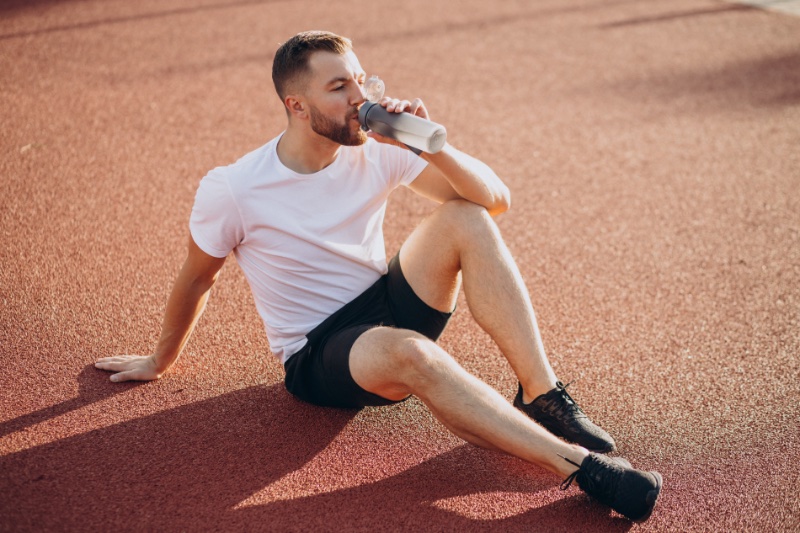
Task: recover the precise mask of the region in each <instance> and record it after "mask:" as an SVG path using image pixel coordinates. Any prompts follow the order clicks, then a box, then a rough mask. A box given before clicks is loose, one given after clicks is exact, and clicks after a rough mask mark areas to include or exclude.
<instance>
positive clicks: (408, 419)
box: [0, 0, 800, 532]
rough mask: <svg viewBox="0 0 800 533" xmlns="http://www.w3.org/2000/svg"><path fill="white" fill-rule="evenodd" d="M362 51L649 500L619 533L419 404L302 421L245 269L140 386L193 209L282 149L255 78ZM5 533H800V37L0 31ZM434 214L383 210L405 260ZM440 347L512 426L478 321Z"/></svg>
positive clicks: (241, 23)
mask: <svg viewBox="0 0 800 533" xmlns="http://www.w3.org/2000/svg"><path fill="white" fill-rule="evenodd" d="M305 29H329V30H332V31H336V32H338V33H342V34H345V35H349V36H351V37H352V38H353V40H354V41H355V45H356V50H357V53H358V54H359V57H360V59H361V62H362V64H363V65H364V66H365V68H366V69H367V71H368V72H369V73H377V74H379V75H381V77H382V78H384V79H385V80H386V82H387V85H388V91H389V93H391V94H393V95H398V96H410V97H414V96H420V97H422V98H423V99H424V100H425V101H426V103H427V105H428V108H429V109H430V111H431V114H432V116H433V118H434V119H436V120H437V121H439V122H442V123H444V124H445V125H446V126H447V127H448V131H449V132H450V138H451V141H452V142H453V144H455V145H456V146H459V147H461V148H462V149H465V150H466V151H469V152H471V153H474V154H475V155H477V156H478V157H480V158H482V159H483V160H485V161H486V162H488V163H489V164H490V165H492V166H493V168H495V170H496V171H497V172H498V173H499V174H500V175H501V176H503V177H504V179H505V180H506V181H507V183H508V184H509V186H510V188H511V190H512V194H513V203H514V205H513V207H512V209H511V211H510V212H508V213H507V214H505V215H503V216H501V217H500V218H499V221H498V223H499V224H500V226H501V229H502V231H503V233H504V235H505V237H506V240H507V242H508V244H509V246H510V248H511V249H512V251H513V252H514V254H515V256H516V257H517V259H518V261H519V264H520V268H521V270H522V272H523V275H524V276H525V278H526V280H527V283H528V285H529V288H530V290H531V293H532V295H533V299H534V304H535V307H536V309H537V312H538V315H539V320H540V325H541V327H542V330H543V334H544V338H545V344H546V346H547V349H548V352H549V355H550V357H551V359H552V362H553V365H554V367H555V369H556V371H557V373H558V375H559V376H560V377H561V378H562V379H564V380H565V381H567V380H572V379H574V378H577V377H580V378H581V380H580V381H579V382H578V383H577V384H576V385H574V386H573V388H572V390H574V394H575V396H576V397H577V398H578V400H579V401H580V402H581V404H582V405H583V406H584V408H585V409H586V410H587V411H588V412H589V413H590V414H591V415H592V417H593V418H594V419H596V420H597V421H599V422H600V423H601V424H602V425H603V426H604V427H606V428H607V429H608V430H609V431H610V432H611V433H612V434H613V435H614V436H615V437H616V440H617V443H618V444H619V446H620V452H621V453H622V454H623V455H625V456H626V457H628V458H629V459H630V460H631V461H632V462H633V463H634V464H635V465H638V466H640V467H643V468H648V469H656V470H658V471H660V472H661V473H662V474H663V475H664V480H665V485H664V490H663V492H662V495H661V498H660V500H659V505H658V507H657V509H656V512H655V513H654V514H653V516H652V518H651V519H650V521H649V522H647V523H645V524H642V525H632V524H630V523H629V522H627V521H626V520H624V519H622V518H621V517H619V516H618V515H616V514H614V513H612V512H610V511H608V510H607V509H606V508H604V507H602V506H601V505H599V504H596V503H593V502H592V501H590V500H589V499H588V498H587V497H586V496H584V495H583V494H582V493H581V492H580V491H579V490H577V489H576V488H572V489H571V490H569V491H568V492H561V491H560V490H559V489H558V484H559V482H560V481H561V480H560V479H558V478H556V477H554V476H552V475H550V474H548V473H546V472H544V471H542V470H540V469H538V468H536V467H534V466H531V465H527V464H525V463H523V462H521V461H519V460H516V459H513V458H510V457H506V456H502V455H499V454H496V453H493V452H488V451H484V450H481V449H478V448H475V447H473V446H470V445H466V444H464V443H463V442H461V441H459V440H458V439H456V438H455V437H452V436H450V435H449V434H448V433H447V432H446V431H445V430H444V429H443V428H442V427H441V426H440V425H439V424H438V423H437V422H436V421H435V420H434V419H433V418H432V416H431V415H430V414H429V413H428V412H427V411H426V410H425V408H424V407H423V406H422V405H421V404H420V403H419V402H417V401H416V400H411V401H409V402H406V403H405V404H403V405H400V406H395V407H391V408H383V409H364V410H361V411H335V410H325V409H318V408H315V407H311V406H308V405H304V404H302V403H300V402H298V401H296V400H294V399H293V398H292V397H291V396H290V395H289V394H288V393H287V392H286V391H285V389H284V388H283V385H282V379H283V373H282V370H281V368H280V366H279V365H278V364H277V362H276V361H275V360H273V359H272V358H271V356H270V355H269V353H268V350H269V348H268V345H267V343H266V339H265V335H264V332H263V327H262V325H261V324H260V323H259V319H258V316H257V314H256V312H255V309H254V306H253V302H252V298H251V296H250V295H249V291H248V288H247V286H246V283H245V281H244V279H243V277H242V275H241V274H240V273H239V271H238V269H237V267H236V265H235V262H234V261H229V262H228V264H227V265H226V267H225V269H224V271H223V276H222V279H221V281H220V282H219V283H218V285H217V287H215V290H214V294H213V296H212V298H211V302H210V304H209V307H208V309H207V312H206V314H205V316H204V318H203V319H202V320H201V323H200V325H199V327H198V329H197V331H196V333H195V335H194V337H193V339H192V341H191V342H190V345H189V346H188V348H187V351H186V353H185V354H184V356H183V357H182V359H181V361H180V362H179V364H178V365H177V366H176V367H175V368H174V371H173V372H172V373H170V374H169V376H168V377H166V378H165V379H162V380H161V381H159V382H156V383H150V384H141V385H131V384H124V385H114V384H112V383H110V382H109V381H108V375H107V374H106V373H104V372H100V371H97V370H95V369H94V368H93V367H92V366H91V365H92V363H93V361H94V360H95V359H96V358H98V357H101V356H105V355H112V354H118V353H146V352H148V351H149V350H150V349H151V348H152V347H153V345H154V343H155V341H156V339H157V336H158V332H159V325H160V320H161V316H162V313H163V308H164V304H165V301H166V296H167V294H168V291H169V289H170V286H171V282H172V279H173V277H174V276H175V274H176V272H177V269H178V268H179V266H180V263H181V262H182V259H183V253H184V252H183V249H184V248H183V247H184V243H185V239H186V234H187V230H186V227H187V220H188V215H189V210H190V207H191V204H192V200H193V195H194V190H195V188H196V186H197V183H198V182H199V180H200V178H201V177H202V176H203V175H204V174H205V173H206V172H207V171H208V170H209V169H210V168H213V167H214V166H217V165H223V164H227V163H230V162H232V161H234V160H235V159H236V158H238V157H239V156H240V155H242V154H244V153H246V152H248V151H250V150H251V149H253V148H255V147H257V146H259V145H261V144H263V143H264V142H266V141H267V140H269V139H270V138H272V137H273V136H274V135H276V134H277V133H278V132H279V131H280V130H281V129H282V127H283V124H284V115H283V111H282V110H281V107H280V103H279V101H278V99H277V98H276V97H275V96H274V94H273V89H272V86H271V81H270V63H271V59H272V54H273V52H274V50H275V49H276V47H277V45H278V43H280V42H282V41H283V40H285V39H286V38H287V37H288V36H290V35H292V34H294V33H295V32H297V31H300V30H305ZM0 98H1V101H2V103H3V105H2V108H3V112H2V130H1V131H2V134H1V136H0V150H2V158H0V170H1V172H0V180H2V182H1V183H2V191H3V194H2V195H0V217H1V218H0V228H2V230H1V231H2V232H1V233H0V243H2V246H0V301H1V302H2V305H0V530H2V531H41V530H50V531H60V530H69V531H112V530H135V531H145V530H151V531H156V530H158V531H161V530H163V531H202V530H224V531H238V530H264V531H292V530H296V531H309V530H318V531H342V530H347V531H352V530H387V531H397V530H407V531H483V530H492V531H617V530H628V529H637V530H642V531H681V532H684V531H770V532H772V531H796V530H798V529H800V499H799V498H798V493H800V486H799V485H800V483H798V480H800V474H798V471H799V470H798V468H797V464H798V459H800V420H799V418H798V410H797V408H796V404H797V401H798V400H800V385H799V381H798V375H800V364H798V353H800V349H799V348H800V327H799V326H800V322H799V321H798V315H800V149H798V147H800V18H794V17H791V16H788V15H782V14H777V13H771V12H765V11H760V10H755V9H751V8H745V7H741V6H739V5H736V4H729V3H724V2H718V1H711V0H698V1H689V0H674V1H666V0H663V1H661V0H652V1H632V0H629V1H626V0H618V1H611V0H609V1H600V0H542V1H538V2H523V1H508V2H496V3H489V2H479V1H454V2H431V1H426V2H422V1H418V0H409V1H406V2H404V3H401V4H390V3H383V2H356V1H343V2H335V3H334V2H328V3H319V2H313V1H310V0H307V1H291V0H283V1H281V0H239V1H236V0H228V1H225V0H162V1H156V0H142V1H137V2H124V1H122V0H115V1H99V0H64V1H60V2H56V1H47V0H27V1H21V0H12V1H8V0H7V1H5V2H3V3H2V5H0ZM430 209H431V205H430V204H428V203H426V202H425V201H423V200H419V199H416V198H414V197H412V195H410V194H407V193H398V194H397V195H396V196H395V197H394V198H393V200H392V201H391V203H390V210H389V215H388V217H387V224H386V233H387V242H388V247H389V252H390V253H393V252H394V251H395V250H396V249H397V247H398V246H399V244H400V243H401V242H402V240H403V238H404V236H405V235H407V234H408V233H409V231H410V230H411V229H412V228H413V227H414V225H415V224H416V222H417V221H418V220H419V219H420V217H422V216H424V214H425V213H426V212H428V211H430ZM442 344H443V345H444V346H445V347H446V348H447V349H448V350H450V351H451V352H452V353H453V354H454V356H455V357H456V358H457V359H458V360H459V361H460V362H461V363H462V364H463V365H464V366H465V367H466V368H467V369H469V370H470V371H472V372H474V373H476V374H477V375H479V376H481V377H482V378H483V379H485V380H486V381H487V382H488V383H490V384H491V385H493V386H495V387H496V388H498V389H499V390H500V391H501V392H502V393H503V394H505V395H506V396H507V397H508V398H509V399H511V397H512V395H513V394H514V391H515V387H516V382H515V380H514V378H513V376H512V374H511V372H510V369H509V368H508V365H507V364H506V363H505V362H504V361H503V359H502V356H501V354H500V353H499V352H498V350H497V348H496V347H495V346H494V345H493V344H492V343H491V341H490V340H489V339H488V338H487V336H486V335H485V334H483V333H482V332H481V331H480V330H479V328H478V327H477V326H476V325H475V324H474V323H473V322H472V320H471V318H470V316H469V311H468V308H467V306H466V303H465V302H464V301H463V300H462V302H461V303H460V310H459V312H458V313H457V315H456V317H455V319H454V323H453V324H452V325H451V327H450V328H449V330H448V331H447V332H446V334H445V336H444V338H443V339H442Z"/></svg>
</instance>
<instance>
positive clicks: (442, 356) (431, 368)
mask: <svg viewBox="0 0 800 533" xmlns="http://www.w3.org/2000/svg"><path fill="white" fill-rule="evenodd" d="M393 353H394V357H395V358H396V360H397V363H398V365H397V366H398V368H400V369H401V374H402V376H403V381H404V382H405V383H407V384H409V385H415V384H419V383H421V382H424V381H427V380H429V379H431V378H432V377H433V376H435V375H438V374H440V373H441V372H443V371H446V370H447V368H448V367H449V366H450V365H452V364H454V360H453V358H452V357H451V356H450V355H449V354H448V353H447V352H445V351H444V350H443V349H442V348H440V347H439V346H438V345H437V344H436V343H435V342H433V341H432V340H430V339H428V338H427V337H425V336H423V335H420V334H417V333H415V332H409V335H407V336H406V337H404V338H402V339H400V340H399V341H398V342H397V343H396V344H395V346H394V349H393Z"/></svg>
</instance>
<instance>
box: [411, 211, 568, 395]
mask: <svg viewBox="0 0 800 533" xmlns="http://www.w3.org/2000/svg"><path fill="white" fill-rule="evenodd" d="M400 264H401V266H402V268H403V273H404V275H405V277H406V279H407V280H408V282H409V284H410V285H411V287H412V288H413V289H414V292H415V293H416V294H417V295H418V296H419V297H420V298H421V299H422V300H423V301H424V302H425V303H427V304H428V305H430V306H431V307H433V308H435V309H439V310H441V311H450V310H452V309H453V307H454V306H455V301H456V297H457V295H458V289H459V280H460V279H461V277H462V276H463V281H464V292H465V294H466V297H467V303H468V304H469V308H470V310H471V311H472V314H473V316H474V317H475V320H476V321H477V322H478V324H479V325H480V326H481V327H482V328H483V329H484V330H485V331H486V332H487V333H488V334H489V335H490V336H491V337H492V339H493V340H494V341H495V342H496V343H497V345H498V346H499V347H500V350H501V351H502V352H503V354H504V355H505V357H506V358H507V359H508V361H509V363H510V364H511V367H512V368H513V369H514V372H515V373H516V374H517V377H518V379H519V381H520V383H521V384H522V388H523V400H524V401H525V402H526V403H527V402H530V401H531V400H533V399H534V398H535V397H536V396H538V395H540V394H543V393H545V392H547V391H548V390H550V389H552V388H553V387H555V384H556V376H555V373H554V372H553V369H552V367H551V366H550V363H549V361H548V360H547V355H546V354H545V350H544V345H543V343H542V338H541V335H540V333H539V327H538V325H537V323H536V315H535V313H534V310H533V306H532V305H531V301H530V296H529V294H528V290H527V288H526V287H525V283H524V282H523V280H522V276H521V275H520V273H519V269H518V268H517V265H516V263H515V262H514V259H513V258H512V257H511V254H510V252H509V251H508V248H507V247H506V245H505V243H504V242H503V239H502V237H501V235H500V231H499V230H498V228H497V226H496V225H495V223H494V221H493V220H492V218H491V217H490V216H489V214H488V213H487V212H486V210H485V209H483V208H482V207H480V206H477V205H475V204H472V203H470V202H466V201H455V202H448V203H446V204H443V205H442V206H440V207H439V208H438V209H437V210H436V211H435V212H434V213H433V214H432V215H431V216H430V217H428V218H427V219H425V220H424V221H423V222H422V223H421V224H420V225H419V227H417V228H416V229H415V230H414V232H413V233H412V234H411V236H410V237H409V238H408V240H407V241H406V242H405V244H404V245H403V247H402V249H401V251H400Z"/></svg>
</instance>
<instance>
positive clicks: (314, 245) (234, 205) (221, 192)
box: [189, 137, 427, 363]
mask: <svg viewBox="0 0 800 533" xmlns="http://www.w3.org/2000/svg"><path fill="white" fill-rule="evenodd" d="M279 139H280V137H277V138H275V139H273V140H272V141H270V142H269V143H267V144H266V145H264V146H262V147H261V148H258V149H257V150H254V151H253V152H250V153H249V154H247V155H246V156H244V157H242V158H241V159H240V160H239V161H237V162H236V163H234V164H232V165H229V166H226V167H218V168H215V169H214V170H212V171H211V172H209V173H208V174H207V175H206V176H205V177H204V178H203V179H202V181H201V182H200V186H199V188H198V190H197V195H196V196H195V202H194V207H193V208H192V215H191V219H190V222H189V227H190V230H191V233H192V238H193V239H194V241H195V242H196V243H197V245H198V246H199V247H200V249H201V250H203V251H204V252H206V253H207V254H209V255H211V256H214V257H226V256H227V255H228V254H229V253H230V252H231V251H233V252H234V254H235V256H236V261H237V262H238V263H239V266H240V267H241V268H242V271H243V272H244V274H245V277H246V278H247V280H248V282H249V283H250V288H251V290H252V291H253V296H254V298H255V302H256V308H257V309H258V312H259V314H260V315H261V318H262V320H263V321H264V325H265V326H266V330H267V338H268V340H269V343H270V348H271V350H272V353H273V354H275V356H277V357H278V359H280V361H281V363H284V362H285V361H286V360H287V359H288V358H289V356H291V355H292V354H294V353H295V352H297V351H298V350H299V349H300V348H302V347H303V346H304V345H305V343H306V338H305V335H306V333H308V332H309V331H311V330H312V329H314V327H315V326H317V325H318V324H319V323H320V322H322V321H323V320H324V319H325V318H327V317H328V316H330V315H331V314H333V313H334V312H335V311H337V310H338V309H339V308H341V307H342V306H343V305H344V304H346V303H348V302H349V301H351V300H352V299H353V298H355V297H356V296H358V295H359V294H361V293H362V292H363V291H364V290H366V289H367V288H368V287H369V286H370V285H372V284H373V283H374V282H375V281H376V280H377V279H378V278H379V277H380V276H382V275H383V274H385V273H386V271H387V265H386V249H385V246H384V241H383V218H384V215H385V212H386V200H387V198H388V197H389V194H390V193H391V192H392V191H393V190H394V189H395V188H397V187H398V186H400V185H408V184H410V183H411V182H412V181H414V179H416V177H417V176H418V175H419V173H420V172H422V170H423V169H424V168H425V166H426V165H427V163H426V162H425V161H424V160H423V159H422V158H420V157H417V156H416V155H414V154H413V153H412V152H411V151H409V150H403V149H401V148H397V147H396V146H391V145H387V144H382V143H378V142H376V141H374V140H373V139H369V140H368V141H367V143H366V144H364V145H362V146H358V147H348V146H343V147H342V148H341V150H340V152H339V155H338V156H337V158H336V159H335V160H334V162H333V163H332V164H330V165H329V166H328V167H326V168H325V169H323V170H321V171H319V172H316V173H314V174H298V173H297V172H294V171H293V170H290V169H289V168H287V167H286V166H284V165H283V163H281V161H280V159H279V158H278V155H277V152H276V147H277V145H278V140H279Z"/></svg>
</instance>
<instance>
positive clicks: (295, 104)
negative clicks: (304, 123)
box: [283, 94, 308, 119]
mask: <svg viewBox="0 0 800 533" xmlns="http://www.w3.org/2000/svg"><path fill="white" fill-rule="evenodd" d="M283 103H284V105H286V109H287V111H288V112H289V115H291V116H293V117H296V118H299V119H305V118H307V117H308V105H307V104H306V103H305V101H304V99H303V98H302V97H301V96H298V95H294V94H290V95H288V96H286V98H284V99H283Z"/></svg>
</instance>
